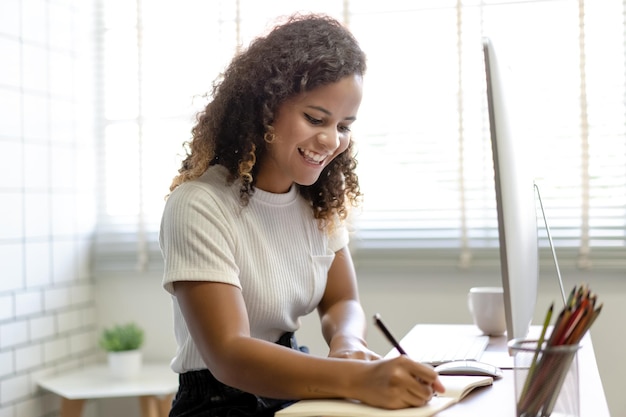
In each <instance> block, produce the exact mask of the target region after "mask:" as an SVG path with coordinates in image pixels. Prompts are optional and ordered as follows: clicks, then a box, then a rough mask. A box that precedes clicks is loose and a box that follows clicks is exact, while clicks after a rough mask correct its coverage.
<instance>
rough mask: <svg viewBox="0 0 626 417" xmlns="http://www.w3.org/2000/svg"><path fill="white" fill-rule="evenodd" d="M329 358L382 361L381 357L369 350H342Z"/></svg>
mask: <svg viewBox="0 0 626 417" xmlns="http://www.w3.org/2000/svg"><path fill="white" fill-rule="evenodd" d="M328 356H329V357H331V358H339V359H358V360H365V361H374V360H378V359H380V356H379V355H378V354H376V353H374V352H372V351H371V350H369V349H365V350H357V349H353V350H348V349H346V350H340V351H337V352H334V351H333V352H330V353H329V355H328Z"/></svg>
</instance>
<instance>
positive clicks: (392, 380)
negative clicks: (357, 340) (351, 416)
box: [352, 355, 445, 409]
mask: <svg viewBox="0 0 626 417" xmlns="http://www.w3.org/2000/svg"><path fill="white" fill-rule="evenodd" d="M363 366H364V367H366V370H365V376H364V377H363V378H360V379H359V380H358V383H357V384H355V386H354V389H355V392H354V394H353V396H352V398H355V399H357V400H359V401H361V402H363V403H366V404H370V405H373V406H376V407H381V408H388V409H398V408H407V407H419V406H422V405H424V404H426V403H427V402H428V401H430V399H431V398H432V397H433V395H434V394H435V393H436V392H439V393H442V392H444V391H445V388H444V386H443V385H442V384H441V381H440V380H439V378H438V375H437V373H436V372H435V371H434V370H433V368H432V366H430V365H425V364H421V363H418V362H415V361H413V360H411V359H409V358H408V357H407V356H405V355H401V356H399V357H396V358H393V359H384V360H377V361H370V362H363Z"/></svg>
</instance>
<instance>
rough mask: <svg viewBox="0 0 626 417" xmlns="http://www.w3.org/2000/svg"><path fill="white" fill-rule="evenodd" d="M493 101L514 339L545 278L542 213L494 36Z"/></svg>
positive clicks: (504, 272)
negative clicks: (540, 231) (539, 232)
mask: <svg viewBox="0 0 626 417" xmlns="http://www.w3.org/2000/svg"><path fill="white" fill-rule="evenodd" d="M483 52H484V58H485V69H486V76H487V102H488V106H489V125H490V131H491V146H492V152H493V165H494V172H495V194H496V208H497V214H498V234H499V245H500V270H501V277H502V287H503V289H504V309H505V314H506V327H507V338H508V340H511V339H517V338H525V337H526V336H527V334H528V329H529V326H530V323H531V321H532V318H533V314H534V312H535V304H536V301H537V283H538V279H539V253H538V235H537V211H536V206H535V189H534V180H533V177H532V176H531V175H530V173H529V168H530V164H529V162H530V161H529V154H528V152H530V151H532V150H533V148H532V146H529V143H528V142H527V140H526V139H527V138H524V137H521V136H520V131H519V130H518V129H516V128H515V126H514V124H513V123H514V121H515V120H514V119H515V118H518V119H517V120H519V117H520V115H519V114H518V113H516V112H515V111H514V110H513V109H512V108H511V106H512V103H515V98H516V97H512V96H509V95H508V94H507V92H509V89H510V88H512V87H513V85H512V84H510V83H509V82H507V81H508V80H507V76H508V74H509V72H510V69H509V68H508V67H506V66H505V65H503V64H502V62H500V61H499V60H498V54H497V51H496V49H495V48H494V45H493V43H492V41H491V40H490V39H489V38H484V39H483Z"/></svg>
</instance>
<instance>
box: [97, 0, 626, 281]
mask: <svg viewBox="0 0 626 417" xmlns="http://www.w3.org/2000/svg"><path fill="white" fill-rule="evenodd" d="M309 3H310V2H304V1H294V2H281V1H264V2H262V5H263V6H262V7H260V4H261V3H259V2H255V1H253V0H239V1H212V2H206V1H199V0H183V1H180V2H176V4H175V6H174V5H172V3H167V4H166V3H165V2H158V1H141V0H137V2H136V3H135V2H127V1H124V0H116V1H112V0H107V1H103V2H102V4H101V10H102V15H103V19H102V29H101V31H100V32H99V35H100V36H99V39H100V45H101V48H102V54H101V55H100V56H101V57H102V62H101V65H100V72H99V75H100V82H101V88H100V89H99V91H101V92H102V97H101V99H102V115H101V116H102V117H101V120H100V126H101V135H102V136H101V138H100V139H101V143H102V148H101V153H100V155H101V160H100V164H99V167H100V170H99V172H100V180H101V182H100V191H101V193H100V195H101V201H100V206H99V207H100V210H99V211H100V216H99V230H98V237H97V248H96V251H97V253H96V266H97V268H98V269H100V270H115V269H121V270H128V269H131V268H135V267H137V266H139V267H140V268H144V269H145V268H148V269H159V268H160V267H161V258H160V252H159V250H158V244H157V239H156V238H157V233H158V223H159V220H160V214H161V210H162V208H163V203H164V196H165V195H166V194H167V192H168V187H169V183H170V180H171V178H172V177H173V176H174V174H175V173H176V170H177V169H178V166H179V163H180V160H181V155H182V153H183V149H182V147H181V145H182V142H183V141H185V140H187V139H188V138H189V135H190V133H189V132H190V129H191V127H192V125H193V117H194V113H195V112H196V111H197V110H199V109H200V108H202V107H203V105H204V104H205V103H206V102H205V98H204V97H203V94H204V93H205V92H208V91H209V90H210V87H211V82H212V81H213V79H214V78H215V77H216V76H217V74H218V73H219V71H220V70H221V69H222V68H223V66H224V65H226V64H227V63H228V62H229V61H230V58H231V56H232V55H233V53H234V52H235V51H236V49H237V47H238V45H246V44H247V43H248V42H249V41H250V39H251V38H252V36H255V35H256V34H258V33H261V32H262V31H264V30H266V29H267V28H269V25H270V24H271V22H272V19H273V18H274V17H276V16H280V15H286V14H290V13H292V12H294V11H296V10H302V11H307V10H309V9H310V7H311V6H310V5H309ZM310 11H320V12H326V13H328V14H331V15H332V16H335V17H337V18H338V19H340V20H343V21H344V22H346V23H347V24H348V25H349V26H350V28H351V29H352V31H353V32H354V34H355V36H356V37H357V38H358V39H359V41H360V42H361V44H362V46H363V48H364V50H365V51H366V53H367V55H368V62H369V68H368V73H367V75H366V81H365V83H366V84H365V96H364V100H363V103H362V106H361V110H360V112H359V120H358V122H357V123H356V124H355V126H354V131H355V137H356V140H357V143H358V152H359V153H358V161H359V168H358V169H359V175H360V180H361V187H362V190H363V192H364V195H365V200H364V206H363V209H362V211H360V212H359V213H356V214H355V219H354V225H355V234H354V238H353V242H352V247H353V249H354V251H355V256H356V258H357V259H364V258H367V259H374V260H375V261H377V262H378V261H380V260H381V259H382V258H384V257H389V256H392V255H391V254H393V256H394V259H398V258H403V259H410V260H411V262H413V263H415V264H421V265H442V264H450V263H460V264H461V265H462V266H464V267H472V266H474V265H480V264H486V263H493V262H495V261H496V260H497V257H496V255H497V251H496V248H497V244H498V243H497V220H496V213H495V193H494V191H493V165H492V160H491V145H490V140H489V133H488V132H489V124H488V116H487V113H486V109H487V106H486V96H485V75H484V65H483V58H482V49H481V39H482V37H483V36H489V37H491V38H492V39H493V40H494V42H496V44H497V46H498V47H499V50H500V51H501V52H503V53H504V57H505V58H506V60H507V62H509V63H510V66H511V68H512V70H513V72H514V76H515V80H516V87H517V92H516V93H517V94H516V95H515V97H511V100H514V101H515V105H517V107H518V108H519V112H518V113H516V116H517V117H521V118H523V122H524V126H525V132H524V133H525V135H526V136H525V138H524V140H527V141H528V146H533V147H534V148H536V161H535V162H534V164H533V167H532V168H533V172H534V174H535V177H536V180H537V183H538V185H539V186H540V189H541V195H542V197H543V201H544V206H545V208H546V211H547V213H546V214H547V216H548V220H549V222H550V227H551V229H552V235H553V237H554V238H555V243H556V246H557V252H558V255H559V259H560V260H561V261H563V262H565V264H569V265H572V266H573V265H578V266H581V267H589V266H592V265H593V266H594V267H603V266H606V267H614V266H622V267H623V266H624V263H626V136H625V134H624V133H625V132H624V128H625V126H626V120H625V119H626V117H625V114H626V111H625V110H626V109H625V104H624V102H625V94H626V89H625V65H624V57H625V51H624V33H625V32H624V4H622V3H620V2H616V1H608V2H592V1H582V0H580V1H577V0H576V1H575V0H526V1H522V0H519V1H514V0H508V1H507V0H490V1H488V0H483V1H480V0H471V1H470V0H467V1H461V0H458V1H452V0H449V1H446V0H415V1H402V0H389V1H386V2H361V1H352V2H350V1H346V0H325V1H321V2H317V3H316V5H315V9H313V10H310ZM580 16H582V18H581V17H580ZM538 226H539V230H540V236H541V237H542V239H541V245H542V246H543V247H544V248H546V247H547V242H546V239H545V231H544V228H543V221H542V219H541V218H540V217H539V223H538ZM546 253H547V251H546ZM563 262H562V263H563Z"/></svg>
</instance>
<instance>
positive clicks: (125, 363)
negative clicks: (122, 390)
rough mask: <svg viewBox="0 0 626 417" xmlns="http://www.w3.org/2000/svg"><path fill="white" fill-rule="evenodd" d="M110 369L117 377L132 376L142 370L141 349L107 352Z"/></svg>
mask: <svg viewBox="0 0 626 417" xmlns="http://www.w3.org/2000/svg"><path fill="white" fill-rule="evenodd" d="M107 360H108V363H109V371H110V372H111V374H112V375H113V376H114V377H116V378H124V379H127V378H132V377H134V376H136V375H137V374H139V371H141V362H142V355H141V351H140V350H125V351H121V352H109V353H108V354H107Z"/></svg>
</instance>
